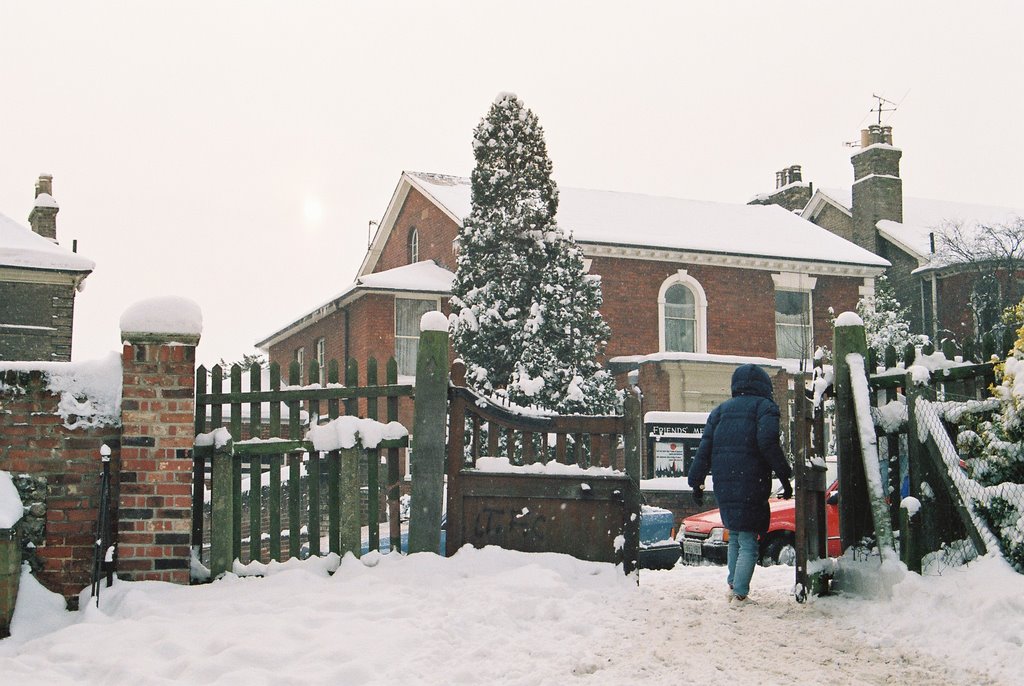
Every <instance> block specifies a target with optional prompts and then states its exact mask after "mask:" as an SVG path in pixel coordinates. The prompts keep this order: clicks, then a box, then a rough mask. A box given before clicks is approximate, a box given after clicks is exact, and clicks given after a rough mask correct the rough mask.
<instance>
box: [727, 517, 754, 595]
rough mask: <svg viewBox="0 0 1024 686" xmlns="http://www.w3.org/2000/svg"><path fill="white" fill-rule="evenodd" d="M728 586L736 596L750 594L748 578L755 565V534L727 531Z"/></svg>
mask: <svg viewBox="0 0 1024 686" xmlns="http://www.w3.org/2000/svg"><path fill="white" fill-rule="evenodd" d="M728 564H729V579H728V581H729V585H730V586H732V592H733V593H734V594H736V595H741V596H745V595H747V594H748V593H749V592H750V577H752V576H754V565H756V564H757V534H755V533H754V532H752V531H732V530H730V531H729V557H728Z"/></svg>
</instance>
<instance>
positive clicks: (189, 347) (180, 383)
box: [117, 298, 202, 584]
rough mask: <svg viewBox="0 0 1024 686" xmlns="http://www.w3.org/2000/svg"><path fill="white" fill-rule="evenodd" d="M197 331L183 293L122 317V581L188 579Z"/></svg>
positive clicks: (198, 319) (197, 320) (198, 318)
mask: <svg viewBox="0 0 1024 686" xmlns="http://www.w3.org/2000/svg"><path fill="white" fill-rule="evenodd" d="M201 330H202V315H201V313H200V311H199V306H198V305H196V304H195V303H194V302H192V301H190V300H186V299H183V298H154V299H151V300H145V301H142V302H140V303H137V304H135V305H133V306H132V307H130V308H129V309H128V310H126V311H125V313H124V315H123V316H122V317H121V332H122V333H121V339H122V340H123V341H124V350H123V353H122V368H123V374H124V376H123V385H122V400H121V469H120V491H119V497H118V536H117V539H118V560H117V570H118V575H119V576H120V577H121V578H125V579H131V580H135V581H138V580H142V579H154V580H159V581H170V582H173V583H180V584H187V583H188V582H189V560H190V555H191V548H190V545H189V544H190V542H191V531H192V460H191V448H192V442H193V438H194V436H195V432H194V426H193V421H194V419H195V416H194V414H195V367H196V362H195V360H196V344H197V343H198V342H199V335H200V333H201Z"/></svg>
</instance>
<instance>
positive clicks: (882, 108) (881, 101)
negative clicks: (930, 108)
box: [843, 93, 906, 148]
mask: <svg viewBox="0 0 1024 686" xmlns="http://www.w3.org/2000/svg"><path fill="white" fill-rule="evenodd" d="M871 97H872V98H875V99H876V100H878V106H877V108H875V107H872V108H871V109H870V110H868V112H869V113H872V112H877V113H878V125H879V126H881V125H882V113H883V112H895V111H896V109H897V108H898V107H899V104H898V103H895V102H893V101H892V100H888V99H886V98H883V97H882V96H881V95H876V94H874V93H872V94H871ZM904 97H906V96H904ZM886 105H892V106H891V107H886ZM843 145H844V146H846V147H847V148H859V147H860V141H843Z"/></svg>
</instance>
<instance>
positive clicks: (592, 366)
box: [451, 93, 615, 414]
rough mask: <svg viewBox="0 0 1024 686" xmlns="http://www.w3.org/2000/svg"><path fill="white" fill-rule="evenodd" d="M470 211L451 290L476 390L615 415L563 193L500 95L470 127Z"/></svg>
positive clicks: (526, 124)
mask: <svg viewBox="0 0 1024 686" xmlns="http://www.w3.org/2000/svg"><path fill="white" fill-rule="evenodd" d="M473 149H474V157H475V158H476V167H475V168H474V169H473V174H472V178H471V184H472V210H471V212H470V215H469V216H468V217H467V218H466V219H465V221H464V222H463V226H462V229H461V230H460V232H459V257H458V263H457V268H456V273H455V281H454V283H453V284H452V299H451V302H452V309H453V311H454V312H455V313H456V315H457V316H456V317H455V318H454V320H453V326H452V329H453V331H452V333H453V343H454V346H455V352H456V354H457V355H459V356H460V357H461V358H462V360H463V361H464V362H465V363H466V369H467V374H466V377H467V381H468V383H469V384H470V385H472V386H473V387H474V388H476V389H477V390H479V391H481V392H483V393H485V394H489V395H498V396H506V397H508V399H509V400H511V401H512V402H516V403H518V404H525V405H538V406H540V407H544V408H546V409H550V410H554V411H557V412H578V413H590V414H594V413H602V412H607V411H609V410H611V409H612V407H613V403H614V398H615V391H614V386H613V382H612V379H611V377H610V375H608V374H607V372H604V371H602V370H601V369H600V366H599V365H597V364H596V362H594V357H595V355H597V354H598V353H599V352H600V351H601V350H602V349H603V346H604V345H605V342H606V341H607V338H608V327H607V325H606V324H605V323H604V321H603V320H602V319H601V317H600V314H598V307H599V306H600V304H601V294H600V282H599V281H598V280H597V279H594V278H589V277H587V276H586V274H585V273H584V270H583V258H582V254H581V252H580V250H579V248H578V246H576V244H575V242H574V240H573V238H572V236H571V234H566V233H565V232H563V231H562V230H561V229H560V228H559V227H558V225H557V224H556V222H555V213H556V211H557V209H558V189H557V187H556V186H555V183H554V181H553V180H552V178H551V160H550V159H549V158H548V155H547V146H546V144H545V142H544V132H543V129H542V128H541V127H540V124H539V123H538V121H537V117H536V115H535V114H534V113H533V112H532V111H530V110H528V109H526V108H525V107H524V105H523V103H522V101H521V100H519V99H518V98H517V97H516V96H515V95H512V94H508V93H503V94H500V95H499V96H498V97H497V99H495V101H494V103H493V104H492V105H491V108H490V110H489V111H488V113H487V116H485V117H484V119H483V120H482V121H481V122H480V124H479V125H478V126H477V127H476V129H475V130H474V140H473Z"/></svg>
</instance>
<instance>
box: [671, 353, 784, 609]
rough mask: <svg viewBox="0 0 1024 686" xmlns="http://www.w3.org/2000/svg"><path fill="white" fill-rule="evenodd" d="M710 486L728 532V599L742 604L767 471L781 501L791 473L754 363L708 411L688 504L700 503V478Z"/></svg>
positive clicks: (762, 525)
mask: <svg viewBox="0 0 1024 686" xmlns="http://www.w3.org/2000/svg"><path fill="white" fill-rule="evenodd" d="M708 472H711V476H712V477H713V478H714V482H715V497H716V498H717V500H718V507H719V511H720V513H721V515H722V523H723V524H724V525H725V528H727V529H728V530H729V552H728V558H727V559H728V567H729V577H728V579H727V581H728V583H729V600H730V602H732V601H734V600H736V601H740V602H745V601H746V600H747V594H748V593H749V592H750V579H751V577H752V576H753V575H754V566H755V565H756V564H757V557H758V543H757V539H758V536H761V535H763V534H764V533H765V532H766V531H768V521H769V518H770V516H771V513H770V511H769V509H768V498H769V496H771V491H772V472H775V474H776V476H778V477H779V479H780V480H781V481H782V497H783V498H791V497H792V496H793V486H792V484H790V478H792V475H793V470H792V469H791V468H790V466H789V462H788V461H787V460H786V456H785V455H784V454H783V452H782V445H781V444H780V441H779V406H778V405H776V404H775V400H773V399H772V382H771V379H770V378H768V374H767V372H765V371H764V370H763V369H761V368H760V367H758V366H757V365H754V364H745V365H742V366H740V367H739V368H737V369H736V371H735V372H733V375H732V398H730V399H729V400H726V401H725V402H724V403H722V404H721V405H719V406H718V407H716V408H715V409H714V410H712V411H711V414H710V415H709V416H708V421H707V425H706V426H705V427H704V437H703V438H702V439H701V441H700V447H699V448H698V449H697V455H696V457H694V460H693V464H692V465H690V472H689V474H688V481H689V484H690V488H692V489H693V499H694V501H695V502H696V503H697V504H698V505H700V504H702V503H703V501H704V478H705V477H706V476H707V475H708Z"/></svg>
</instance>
